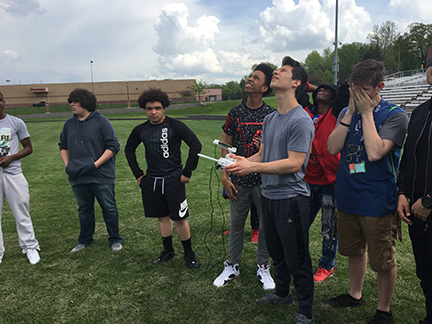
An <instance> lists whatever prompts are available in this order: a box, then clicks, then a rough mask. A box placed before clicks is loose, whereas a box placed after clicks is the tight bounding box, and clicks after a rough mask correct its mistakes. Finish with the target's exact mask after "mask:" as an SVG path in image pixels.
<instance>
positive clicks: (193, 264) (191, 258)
mask: <svg viewBox="0 0 432 324" xmlns="http://www.w3.org/2000/svg"><path fill="white" fill-rule="evenodd" d="M185 260H186V264H187V266H188V268H189V269H198V268H199V267H200V263H199V261H198V259H197V257H196V255H195V253H194V252H192V253H189V254H187V255H185Z"/></svg>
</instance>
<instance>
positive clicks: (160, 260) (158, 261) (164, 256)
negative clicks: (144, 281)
mask: <svg viewBox="0 0 432 324" xmlns="http://www.w3.org/2000/svg"><path fill="white" fill-rule="evenodd" d="M174 256H175V253H174V250H173V251H171V252H169V251H167V250H163V251H162V253H161V255H159V257H158V258H157V259H156V260H155V261H153V265H158V264H161V263H163V262H166V261H168V260H169V259H172V258H173V257H174Z"/></svg>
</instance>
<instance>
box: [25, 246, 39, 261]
mask: <svg viewBox="0 0 432 324" xmlns="http://www.w3.org/2000/svg"><path fill="white" fill-rule="evenodd" d="M26 254H27V259H28V260H29V261H30V263H31V264H36V263H38V262H39V261H40V256H39V253H38V251H37V250H36V249H27V251H26Z"/></svg>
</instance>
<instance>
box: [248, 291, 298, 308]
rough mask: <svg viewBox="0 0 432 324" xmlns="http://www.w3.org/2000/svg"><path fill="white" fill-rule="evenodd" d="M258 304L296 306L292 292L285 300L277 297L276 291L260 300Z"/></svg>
mask: <svg viewBox="0 0 432 324" xmlns="http://www.w3.org/2000/svg"><path fill="white" fill-rule="evenodd" d="M256 302H257V304H265V303H271V304H275V305H278V304H284V305H292V304H295V302H294V298H293V295H292V292H291V291H290V292H289V294H288V296H286V297H285V298H282V297H279V296H278V295H276V292H275V290H272V292H271V293H270V294H268V295H265V296H264V297H261V298H259V299H258V300H257V301H256Z"/></svg>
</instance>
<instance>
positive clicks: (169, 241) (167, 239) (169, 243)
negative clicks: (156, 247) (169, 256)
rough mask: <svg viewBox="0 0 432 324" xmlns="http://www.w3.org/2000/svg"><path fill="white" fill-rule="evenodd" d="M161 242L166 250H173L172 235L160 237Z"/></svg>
mask: <svg viewBox="0 0 432 324" xmlns="http://www.w3.org/2000/svg"><path fill="white" fill-rule="evenodd" d="M162 243H163V247H164V250H166V251H168V252H174V248H173V246H172V235H170V236H167V237H162Z"/></svg>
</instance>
